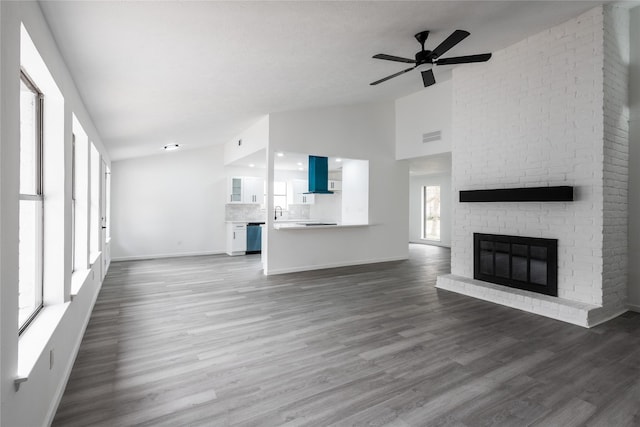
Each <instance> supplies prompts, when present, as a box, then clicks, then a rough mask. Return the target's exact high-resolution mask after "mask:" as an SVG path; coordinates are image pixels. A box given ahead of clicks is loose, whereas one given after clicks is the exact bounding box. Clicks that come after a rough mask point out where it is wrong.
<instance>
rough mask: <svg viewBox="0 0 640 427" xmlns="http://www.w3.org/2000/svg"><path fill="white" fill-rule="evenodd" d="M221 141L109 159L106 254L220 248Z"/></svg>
mask: <svg viewBox="0 0 640 427" xmlns="http://www.w3.org/2000/svg"><path fill="white" fill-rule="evenodd" d="M223 150H224V148H223V147H222V146H214V147H209V148H198V149H193V150H185V151H171V152H166V153H162V154H159V155H156V156H149V157H141V158H134V159H128V160H121V161H117V162H113V164H112V166H111V185H112V193H111V194H112V202H111V205H112V218H113V220H112V223H113V227H112V232H111V233H112V234H111V236H112V238H111V240H112V249H111V251H112V257H113V259H114V260H116V259H136V258H150V257H164V256H180V255H194V254H195V255H199V254H209V253H223V252H224V251H225V223H224V221H225V218H224V215H225V210H224V204H225V200H226V195H227V194H226V191H227V187H226V186H227V173H226V171H225V167H224V165H223Z"/></svg>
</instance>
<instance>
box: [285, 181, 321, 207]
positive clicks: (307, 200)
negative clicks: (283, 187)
mask: <svg viewBox="0 0 640 427" xmlns="http://www.w3.org/2000/svg"><path fill="white" fill-rule="evenodd" d="M308 191H309V183H308V181H306V180H304V179H294V180H291V194H292V195H293V198H292V201H291V202H290V203H292V204H295V205H313V204H314V203H315V195H313V194H305V193H307V192H308Z"/></svg>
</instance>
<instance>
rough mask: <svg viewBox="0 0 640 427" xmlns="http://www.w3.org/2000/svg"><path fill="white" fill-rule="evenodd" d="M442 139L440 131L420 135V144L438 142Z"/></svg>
mask: <svg viewBox="0 0 640 427" xmlns="http://www.w3.org/2000/svg"><path fill="white" fill-rule="evenodd" d="M441 139H442V131H440V130H437V131H435V132H427V133H423V134H422V143H423V144H424V143H427V142H433V141H440V140H441Z"/></svg>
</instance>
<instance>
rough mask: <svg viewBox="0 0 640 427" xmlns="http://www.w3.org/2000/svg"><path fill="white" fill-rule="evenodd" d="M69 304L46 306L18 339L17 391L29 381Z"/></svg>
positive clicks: (15, 382)
mask: <svg viewBox="0 0 640 427" xmlns="http://www.w3.org/2000/svg"><path fill="white" fill-rule="evenodd" d="M69 304H70V303H68V302H67V303H64V304H56V305H48V306H45V307H44V308H43V309H42V310H41V311H40V313H39V314H38V316H37V317H36V318H35V319H33V322H32V323H31V325H30V326H29V327H28V328H27V330H25V331H24V333H23V334H22V335H21V336H20V338H19V339H18V372H17V374H16V378H15V379H14V384H15V387H16V389H19V388H20V384H21V383H23V382H25V381H27V380H28V379H29V375H30V374H31V371H33V368H34V367H35V366H36V363H38V359H40V357H41V356H42V354H43V353H44V351H45V349H46V348H47V345H48V344H49V340H50V339H51V336H52V335H53V332H54V331H55V330H56V328H57V327H58V324H59V323H60V320H62V317H63V316H64V314H65V313H66V311H67V309H68V308H69Z"/></svg>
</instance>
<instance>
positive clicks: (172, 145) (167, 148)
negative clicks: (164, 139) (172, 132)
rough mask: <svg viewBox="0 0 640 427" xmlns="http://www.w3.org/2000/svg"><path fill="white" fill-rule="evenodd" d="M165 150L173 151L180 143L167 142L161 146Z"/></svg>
mask: <svg viewBox="0 0 640 427" xmlns="http://www.w3.org/2000/svg"><path fill="white" fill-rule="evenodd" d="M163 148H164V149H165V150H166V151H173V150H177V149H178V148H180V144H167V145H165V146H164V147H163Z"/></svg>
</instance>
